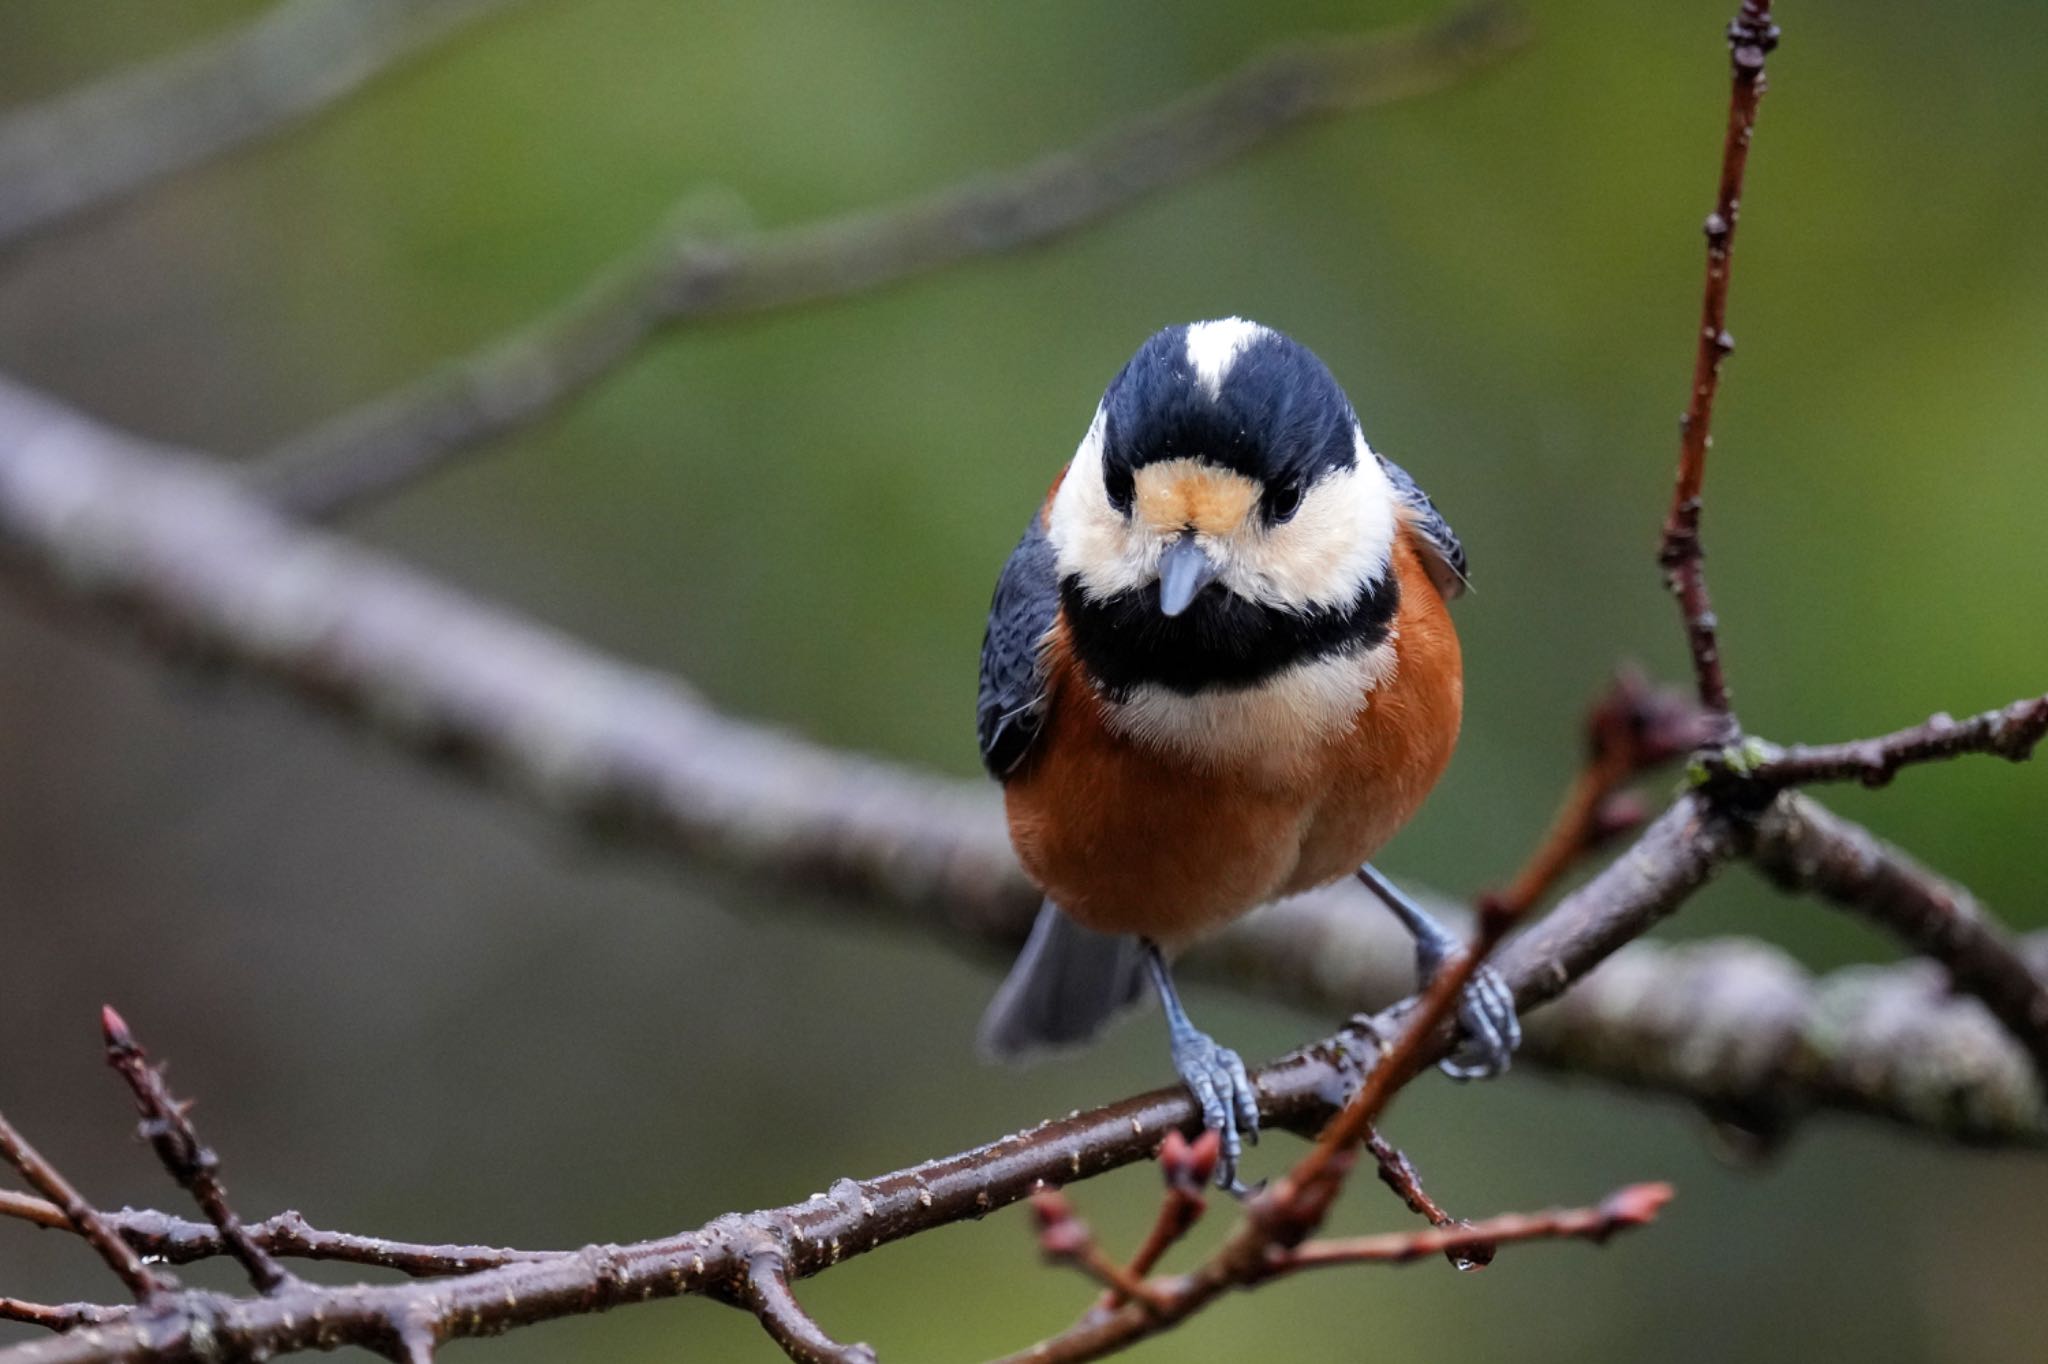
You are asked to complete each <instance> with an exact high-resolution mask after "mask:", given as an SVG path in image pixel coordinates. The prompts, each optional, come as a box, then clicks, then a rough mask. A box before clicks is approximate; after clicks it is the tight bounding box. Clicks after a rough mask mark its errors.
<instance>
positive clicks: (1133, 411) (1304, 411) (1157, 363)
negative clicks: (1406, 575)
mask: <svg viewBox="0 0 2048 1364" xmlns="http://www.w3.org/2000/svg"><path fill="white" fill-rule="evenodd" d="M1396 517H1397V498H1396V493H1395V490H1394V488H1393V486H1392V484H1391V482H1390V481H1389V479H1388V476H1387V473H1386V470H1385V468H1384V467H1383V466H1382V464H1381V462H1380V460H1379V459H1378V458H1377V457H1376V456H1375V455H1374V454H1373V453H1372V451H1371V449H1370V448H1369V447H1368V446H1367V445H1366V442H1365V436H1364V433H1363V432H1362V431H1361V429H1360V427H1359V423H1358V418H1357V416H1356V415H1355V414H1354V413H1353V411H1352V407H1351V403H1350V401H1349V400H1348V399H1347V398H1346V397H1345V396H1344V391H1343V390H1342V389H1341V388H1340V387H1338V385H1337V381H1336V379H1335V378H1334V377H1332V376H1331V374H1330V371H1329V370H1328V369H1327V368H1326V367H1325V366H1324V365H1323V363H1322V361H1320V360H1318V359H1317V358H1316V357H1315V355H1314V354H1312V353H1311V352H1310V351H1309V350H1308V348H1307V347H1305V346H1302V345H1300V344H1299V343H1297V342H1295V341H1293V340H1290V339H1289V338H1288V337H1286V336H1283V335H1281V334H1280V333H1279V332H1276V331H1273V330H1272V329H1270V328H1267V327H1262V326H1260V325H1259V324H1257V323H1255V322H1247V321H1244V320H1242V319H1240V318H1234V317H1232V318H1224V319H1222V320H1220V321H1214V322H1197V323H1193V324H1190V325H1188V326H1181V327H1169V328H1167V329H1166V330H1164V331H1161V332H1159V333H1157V334H1156V335H1154V336H1153V337H1152V338H1151V339H1150V340H1148V341H1146V342H1145V344H1144V345H1143V346H1141V347H1139V348H1138V353H1137V354H1136V355H1134V356H1132V357H1131V360H1130V362H1129V363H1128V364H1126V365H1125V366H1124V367H1123V370H1122V371H1121V372H1120V373H1119V374H1118V375H1117V376H1116V378H1115V379H1114V380H1113V381H1111V383H1110V385H1109V389H1108V391H1107V392H1106V393H1104V395H1103V398H1102V403H1101V405H1100V406H1099V407H1098V408H1097V409H1096V413H1095V419H1094V421H1093V422H1092V423H1091V424H1090V426H1089V428H1088V433H1087V435H1086V436H1085V437H1084V438H1083V440H1082V442H1081V446H1080V449H1079V450H1078V451H1077V452H1076V453H1075V455H1074V459H1073V462H1072V463H1071V464H1070V465H1069V466H1068V469H1067V472H1066V475H1065V477H1064V478H1063V479H1062V480H1061V482H1060V486H1059V490H1058V491H1057V492H1056V493H1055V494H1054V497H1053V500H1052V505H1051V507H1050V511H1049V515H1048V517H1047V526H1046V529H1047V534H1048V536H1049V537H1050V539H1051V542H1052V546H1053V551H1054V558H1055V562H1056V564H1057V566H1058V571H1059V576H1060V582H1061V591H1062V597H1063V600H1064V601H1065V603H1066V606H1067V610H1068V615H1069V617H1070V619H1072V620H1073V621H1074V623H1075V626H1076V633H1077V636H1080V638H1077V643H1079V644H1080V645H1081V648H1082V651H1083V655H1084V658H1085V659H1086V660H1087V661H1088V662H1090V663H1091V665H1094V666H1096V668H1097V671H1098V673H1105V672H1106V673H1108V674H1110V676H1109V677H1108V678H1107V680H1108V682H1109V683H1110V685H1112V686H1119V687H1120V686H1126V685H1129V684H1131V683H1135V682H1145V681H1156V682H1161V683H1164V684H1166V685H1168V686H1170V687H1172V688H1173V689H1175V690H1178V691H1194V690H1199V689H1201V688H1202V687H1204V686H1210V685H1233V684H1237V685H1242V684H1246V683H1251V682H1256V681H1258V680H1259V679H1260V678H1261V677H1263V676H1265V675H1267V674H1269V673H1271V672H1274V671H1278V670H1279V669H1280V668H1282V667H1285V666H1288V665H1289V664H1292V663H1295V662H1299V661H1302V660H1303V659H1304V658H1308V657H1314V656H1318V655H1320V654H1327V653H1330V652H1334V651H1336V650H1337V649H1338V648H1342V647H1348V646H1349V645H1352V644H1356V643H1364V644H1367V645H1369V644H1371V643H1375V642H1377V638H1378V637H1384V635H1385V632H1386V625H1387V618H1388V617H1389V616H1390V615H1391V612H1392V600H1391V598H1393V597H1394V596H1395V595H1396V591H1397V589H1394V588H1393V586H1392V584H1391V581H1390V579H1391V573H1392V570H1391V567H1390V560H1391V553H1392V547H1393V541H1394V535H1395V528H1396ZM1375 630H1376V631H1377V636H1374V633H1373V632H1374V631H1375ZM1118 674H1123V675H1122V676H1118Z"/></svg>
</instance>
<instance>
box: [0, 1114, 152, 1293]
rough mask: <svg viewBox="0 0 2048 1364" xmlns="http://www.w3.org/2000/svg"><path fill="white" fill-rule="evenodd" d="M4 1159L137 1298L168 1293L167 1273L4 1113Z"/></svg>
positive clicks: (0, 1141)
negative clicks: (153, 1264) (114, 1225)
mask: <svg viewBox="0 0 2048 1364" xmlns="http://www.w3.org/2000/svg"><path fill="white" fill-rule="evenodd" d="M0 1160H5V1161H6V1162H7V1163H8V1164H9V1165H12V1166H13V1167H14V1168H15V1169H16V1170H18V1171H20V1173H21V1177H22V1178H23V1179H25V1180H27V1181H28V1182H29V1186H30V1187H31V1188H33V1189H35V1190H36V1192H38V1193H40V1194H41V1195H42V1196H43V1197H44V1198H46V1199H48V1200H49V1201H50V1202H51V1203H52V1204H54V1205H55V1206H56V1208H57V1209H58V1211H60V1212H62V1213H63V1214H64V1221H65V1223H66V1225H68V1226H69V1227H70V1228H71V1230H73V1231H75V1232H77V1233H78V1234H79V1235H80V1236H82V1237H84V1238H85V1241H86V1244H87V1245H90V1246H91V1247H92V1248H93V1250H94V1252H95V1253H97V1254H98V1255H99V1257H100V1259H102V1260H104V1261H106V1264H107V1268H109V1269H111V1270H113V1271H114V1274H115V1275H116V1277H118V1278H119V1279H120V1280H121V1282H122V1283H123V1284H124V1285H125V1286H126V1287H127V1289H128V1291H129V1292H130V1293H132V1294H134V1295H135V1297H136V1299H137V1301H142V1302H147V1301H149V1300H151V1299H154V1298H156V1297H158V1296H160V1295H162V1294H163V1293H164V1291H165V1290H166V1289H167V1288H168V1287H169V1285H168V1283H166V1281H165V1280H164V1278H163V1276H162V1275H160V1274H158V1273H156V1271H154V1270H152V1269H151V1268H150V1267H149V1266H148V1265H146V1264H144V1263H143V1262H142V1257H141V1256H139V1255H137V1254H136V1253H135V1252H134V1250H133V1249H131V1248H130V1247H129V1245H128V1243H127V1242H126V1241H123V1240H122V1239H121V1238H120V1236H119V1234H117V1233H116V1232H115V1231H114V1229H113V1228H112V1227H110V1226H108V1225H107V1223H106V1221H105V1220H104V1219H103V1218H102V1217H101V1216H100V1213H99V1209H97V1208H95V1207H93V1205H92V1204H90V1203H88V1202H86V1201H85V1196H84V1195H83V1194H81V1193H79V1192H78V1190H77V1189H75V1188H73V1187H72V1186H71V1181H70V1180H68V1179H66V1178H64V1176H63V1175H62V1174H61V1173H59V1172H58V1170H57V1167H56V1166H54V1165H52V1164H50V1162H49V1161H47V1160H45V1159H43V1157H42V1154H41V1153H40V1152H38V1151H37V1150H36V1148H35V1147H33V1146H31V1145H29V1144H28V1140H27V1138H25V1137H23V1136H22V1135H21V1133H19V1132H17V1131H15V1130H14V1126H13V1124H11V1123H9V1122H8V1121H7V1119H6V1118H4V1117H0Z"/></svg>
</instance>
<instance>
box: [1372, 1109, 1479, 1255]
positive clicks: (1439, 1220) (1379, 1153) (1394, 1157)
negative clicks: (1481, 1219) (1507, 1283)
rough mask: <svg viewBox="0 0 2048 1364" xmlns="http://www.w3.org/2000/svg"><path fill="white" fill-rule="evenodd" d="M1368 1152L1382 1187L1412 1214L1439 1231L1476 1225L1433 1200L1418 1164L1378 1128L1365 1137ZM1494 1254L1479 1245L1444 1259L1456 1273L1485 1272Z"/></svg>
mask: <svg viewBox="0 0 2048 1364" xmlns="http://www.w3.org/2000/svg"><path fill="white" fill-rule="evenodd" d="M1365 1149H1366V1150H1367V1151H1368V1152H1370V1153H1371V1154H1372V1158H1373V1159H1374V1160H1375V1161H1377V1162H1378V1163H1379V1169H1380V1183H1382V1184H1384V1185H1386V1186H1387V1187H1388V1188H1389V1189H1392V1190H1393V1191H1394V1194H1395V1196H1396V1197H1398V1198H1399V1199H1400V1200H1401V1201H1402V1202H1403V1203H1406V1204H1407V1205H1408V1209H1409V1211H1410V1212H1413V1213H1415V1214H1416V1215H1417V1216H1419V1217H1423V1218H1426V1219H1428V1221H1429V1224H1430V1225H1431V1226H1432V1227H1436V1228H1437V1229H1439V1230H1445V1229H1450V1228H1456V1227H1468V1226H1470V1225H1472V1224H1471V1223H1469V1222H1466V1221H1464V1220H1463V1219H1461V1218H1457V1217H1453V1216H1451V1215H1450V1213H1448V1212H1446V1211H1444V1207H1443V1205H1442V1204H1441V1203H1438V1202H1437V1201H1436V1200H1435V1199H1434V1198H1431V1197H1430V1196H1429V1190H1427V1189H1425V1188H1423V1187H1422V1175H1421V1172H1420V1171H1418V1170H1417V1169H1416V1168H1415V1162H1413V1161H1411V1160H1409V1159H1408V1155H1407V1153H1406V1152H1404V1151H1403V1150H1402V1149H1401V1148H1400V1147H1398V1146H1396V1145H1394V1143H1392V1142H1390V1141H1388V1140H1387V1139H1386V1138H1385V1137H1383V1136H1381V1135H1380V1134H1379V1130H1378V1129H1377V1128H1374V1129H1372V1130H1370V1131H1368V1132H1367V1133H1366V1134H1365ZM1493 1252H1494V1247H1493V1246H1492V1245H1490V1244H1488V1243H1486V1242H1484V1241H1477V1242H1470V1243H1466V1244H1463V1245H1457V1246H1447V1247H1445V1249H1444V1258H1445V1259H1447V1260H1449V1261H1450V1262H1451V1267H1452V1268H1454V1269H1463V1270H1472V1269H1484V1268H1486V1266H1488V1265H1490V1264H1492V1263H1493Z"/></svg>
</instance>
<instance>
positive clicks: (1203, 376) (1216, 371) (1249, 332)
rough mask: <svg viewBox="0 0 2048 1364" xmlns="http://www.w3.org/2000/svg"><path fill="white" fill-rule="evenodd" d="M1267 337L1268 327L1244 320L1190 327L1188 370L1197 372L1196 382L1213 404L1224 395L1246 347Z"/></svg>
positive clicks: (1228, 320)
mask: <svg viewBox="0 0 2048 1364" xmlns="http://www.w3.org/2000/svg"><path fill="white" fill-rule="evenodd" d="M1268 334H1269V332H1268V329H1267V328H1265V327H1262V326H1260V325H1259V324H1258V323H1256V322H1247V321H1245V320H1244V319H1243V318H1241V317H1223V318H1218V319H1217V320H1216V321H1214V322H1195V323H1192V324H1190V325H1189V327H1188V339H1187V356H1188V368H1189V369H1192V370H1193V371H1194V372H1195V382H1196V383H1198V384H1200V385H1201V386H1202V391H1203V392H1205V393H1207V394H1208V395H1209V398H1210V400H1211V401H1214V400H1215V399H1217V398H1220V397H1222V396H1223V381H1224V380H1225V379H1227V378H1229V377H1230V367H1231V366H1232V365H1234V364H1236V363H1237V357H1238V356H1239V355H1241V354H1242V353H1243V352H1244V348H1245V347H1246V346H1249V345H1250V344H1251V343H1252V342H1254V341H1256V340H1258V339H1259V338H1260V337H1262V336H1265V335H1268Z"/></svg>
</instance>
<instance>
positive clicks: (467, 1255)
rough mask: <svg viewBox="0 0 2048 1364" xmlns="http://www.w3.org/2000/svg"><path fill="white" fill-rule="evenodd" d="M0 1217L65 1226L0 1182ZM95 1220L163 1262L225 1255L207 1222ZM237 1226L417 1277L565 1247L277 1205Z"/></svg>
mask: <svg viewBox="0 0 2048 1364" xmlns="http://www.w3.org/2000/svg"><path fill="white" fill-rule="evenodd" d="M0 1217H6V1218H12V1219H14V1220H16V1221H22V1222H27V1223H29V1224H30V1225H32V1226H38V1227H44V1228H48V1229H52V1230H57V1229H69V1228H70V1225H71V1224H70V1222H69V1221H68V1220H67V1219H66V1218H65V1216H64V1210H63V1209H62V1208H59V1207H58V1206H57V1205H56V1204H54V1203H51V1202H48V1201H47V1200H45V1199H41V1198H33V1197H30V1196H29V1195H27V1194H19V1193H13V1192H10V1191H8V1190H4V1189H0ZM100 1219H101V1220H102V1221H103V1222H105V1223H106V1224H107V1225H108V1226H109V1227H111V1228H113V1229H114V1231H115V1232H116V1233H117V1234H118V1235H119V1236H120V1237H121V1239H122V1240H123V1241H126V1242H127V1243H128V1244H129V1245H130V1246H132V1247H133V1248H134V1249H135V1253H136V1254H138V1255H141V1256H145V1257H147V1258H149V1259H152V1260H162V1261H164V1262H165V1263H166V1264H174V1265H183V1264H193V1263H196V1262H197V1261H200V1260H210V1259H213V1258H215V1257H217V1256H221V1255H226V1254H228V1248H227V1243H226V1241H225V1240H224V1239H223V1238H222V1237H221V1234H220V1229H219V1228H218V1227H215V1226H213V1225H212V1224H210V1223H207V1222H195V1221H192V1220H190V1219H188V1218H183V1217H173V1216H171V1215H170V1214H169V1213H164V1212H158V1211H155V1210H138V1209H134V1208H122V1209H120V1210H118V1211H114V1212H109V1211H106V1210H104V1209H102V1210H101V1212H100ZM244 1230H245V1231H246V1232H247V1233H248V1235H249V1237H250V1239H251V1240H253V1241H254V1242H255V1243H256V1244H257V1245H259V1246H261V1247H262V1248H263V1249H264V1250H266V1251H268V1252H269V1253H270V1254H272V1255H283V1256H288V1257H290V1258H292V1259H297V1260H326V1261H331V1262H334V1263H338V1264H354V1265H369V1266H372V1267H375V1268H378V1269H394V1270H397V1271H398V1272H399V1273H401V1274H405V1275H407V1276H409V1277H411V1278H416V1279H432V1278H441V1277H445V1276H447V1275H451V1274H472V1273H475V1272H476V1271H477V1270H479V1269H495V1268H497V1267H499V1266H502V1265H512V1264H528V1263H531V1262H533V1261H535V1260H545V1259H549V1258H552V1257H554V1256H557V1255H561V1254H563V1253H564V1252H562V1251H558V1250H511V1249H507V1248H505V1247H501V1246H468V1245H428V1244H423V1243H420V1242H416V1241H393V1240H388V1239H386V1238H384V1237H379V1236H358V1235H354V1234H352V1233H350V1232H341V1231H326V1230H323V1229H321V1228H319V1227H315V1226H312V1225H310V1224H309V1223H308V1222H307V1221H306V1219H305V1218H304V1217H303V1216H302V1215H300V1214H299V1213H296V1212H281V1213H278V1214H277V1215H276V1216H274V1217H268V1218H265V1219H264V1220H263V1221H261V1222H250V1223H246V1224H245V1225H244Z"/></svg>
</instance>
